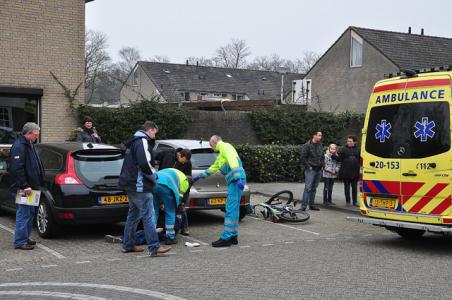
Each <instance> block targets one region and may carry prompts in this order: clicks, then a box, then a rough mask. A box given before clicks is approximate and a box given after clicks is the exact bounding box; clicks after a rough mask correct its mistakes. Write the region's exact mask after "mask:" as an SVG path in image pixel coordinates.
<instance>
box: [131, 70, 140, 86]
mask: <svg viewBox="0 0 452 300" xmlns="http://www.w3.org/2000/svg"><path fill="white" fill-rule="evenodd" d="M138 75H139V74H138V68H135V70H133V74H132V85H133V86H137V85H138Z"/></svg>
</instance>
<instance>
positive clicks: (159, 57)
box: [148, 55, 171, 63]
mask: <svg viewBox="0 0 452 300" xmlns="http://www.w3.org/2000/svg"><path fill="white" fill-rule="evenodd" d="M148 61H152V62H161V63H169V62H171V61H170V59H169V57H168V56H164V55H154V56H153V57H149V58H148Z"/></svg>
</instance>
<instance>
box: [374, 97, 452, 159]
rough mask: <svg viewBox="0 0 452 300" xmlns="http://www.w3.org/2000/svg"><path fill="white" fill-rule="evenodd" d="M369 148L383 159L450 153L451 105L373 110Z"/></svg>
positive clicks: (378, 108) (409, 106)
mask: <svg viewBox="0 0 452 300" xmlns="http://www.w3.org/2000/svg"><path fill="white" fill-rule="evenodd" d="M365 147H366V151H367V152H368V153H370V154H373V155H375V156H378V157H382V158H423V157H428V156H433V155H438V154H441V153H444V152H447V151H449V149H450V109H449V103H447V102H430V103H425V102H424V103H410V104H396V105H385V106H378V107H374V108H372V109H371V110H370V114H369V123H368V127H367V137H366V145H365Z"/></svg>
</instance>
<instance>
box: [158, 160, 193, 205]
mask: <svg viewBox="0 0 452 300" xmlns="http://www.w3.org/2000/svg"><path fill="white" fill-rule="evenodd" d="M157 184H163V185H165V186H167V187H168V188H169V189H170V190H172V191H173V193H174V198H175V199H176V203H177V205H179V202H180V198H182V197H183V196H184V194H185V192H186V191H187V190H188V188H189V184H188V180H187V176H185V174H184V173H182V172H181V171H179V170H178V169H173V168H168V169H163V170H160V171H158V172H157Z"/></svg>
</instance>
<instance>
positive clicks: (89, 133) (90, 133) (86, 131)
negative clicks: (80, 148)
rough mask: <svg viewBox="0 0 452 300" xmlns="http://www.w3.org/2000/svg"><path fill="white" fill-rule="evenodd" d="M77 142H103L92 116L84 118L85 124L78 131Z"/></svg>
mask: <svg viewBox="0 0 452 300" xmlns="http://www.w3.org/2000/svg"><path fill="white" fill-rule="evenodd" d="M77 142H84V143H100V142H101V139H100V136H99V134H98V133H97V131H96V128H95V127H94V126H93V119H91V118H90V117H85V118H84V119H83V126H82V128H80V131H79V132H78V133H77Z"/></svg>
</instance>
